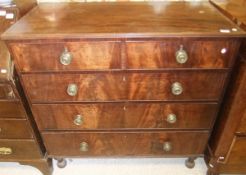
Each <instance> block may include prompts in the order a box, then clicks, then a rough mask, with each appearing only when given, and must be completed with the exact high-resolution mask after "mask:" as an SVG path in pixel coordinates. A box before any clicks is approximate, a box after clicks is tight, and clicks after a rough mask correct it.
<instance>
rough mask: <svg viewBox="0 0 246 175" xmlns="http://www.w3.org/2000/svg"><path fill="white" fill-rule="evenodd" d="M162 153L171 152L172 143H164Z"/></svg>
mask: <svg viewBox="0 0 246 175" xmlns="http://www.w3.org/2000/svg"><path fill="white" fill-rule="evenodd" d="M163 151H165V152H170V151H172V143H171V142H164V143H163Z"/></svg>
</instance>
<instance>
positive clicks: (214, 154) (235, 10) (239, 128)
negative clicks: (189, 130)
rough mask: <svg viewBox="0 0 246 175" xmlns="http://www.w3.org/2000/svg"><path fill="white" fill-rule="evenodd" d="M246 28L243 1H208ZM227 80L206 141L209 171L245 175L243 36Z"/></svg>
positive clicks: (245, 64)
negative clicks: (210, 135)
mask: <svg viewBox="0 0 246 175" xmlns="http://www.w3.org/2000/svg"><path fill="white" fill-rule="evenodd" d="M211 3H212V4H213V5H215V6H216V7H217V8H218V9H219V10H220V11H221V12H222V13H223V14H225V15H226V16H227V17H228V18H229V19H230V20H232V21H233V22H235V23H236V24H238V25H239V26H240V27H241V28H242V29H244V30H245V31H246V0H240V1H231V0H226V1H223V2H222V1H217V0H213V1H211ZM238 57H239V58H238V60H239V61H238V63H237V64H236V71H235V72H234V73H233V77H232V79H231V81H230V86H229V89H228V91H227V93H226V98H225V100H224V105H223V108H222V110H221V112H220V115H219V119H218V121H217V122H216V125H215V129H214V131H213V134H212V137H211V139H210V142H209V149H208V151H207V156H206V160H207V163H208V167H209V174H214V175H215V174H221V173H223V174H225V173H229V174H232V173H233V174H235V173H238V174H246V167H245V165H246V100H245V98H246V39H244V43H243V44H242V46H241V49H240V54H239V56H238Z"/></svg>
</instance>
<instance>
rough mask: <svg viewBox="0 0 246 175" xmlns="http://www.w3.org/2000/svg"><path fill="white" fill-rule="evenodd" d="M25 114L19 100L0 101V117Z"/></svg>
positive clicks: (23, 115)
mask: <svg viewBox="0 0 246 175" xmlns="http://www.w3.org/2000/svg"><path fill="white" fill-rule="evenodd" d="M25 117H26V114H25V112H24V109H23V107H22V104H21V103H20V102H19V101H7V100H2V101H0V118H25Z"/></svg>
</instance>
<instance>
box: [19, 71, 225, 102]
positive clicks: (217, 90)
mask: <svg viewBox="0 0 246 175" xmlns="http://www.w3.org/2000/svg"><path fill="white" fill-rule="evenodd" d="M226 77H227V72H224V71H176V72H172V71H171V72H165V73H131V74H123V73H118V74H117V73H114V74H104V73H101V74H100V73H98V74H69V73H67V74H66V73H64V74H62V73H59V74H23V75H22V78H23V82H24V85H25V88H26V91H27V94H28V96H29V98H30V99H31V101H32V102H33V103H37V102H48V101H50V102H52V101H53V102H55V101H112V100H215V101H217V100H219V98H220V95H221V93H222V89H223V88H224V85H225V79H226Z"/></svg>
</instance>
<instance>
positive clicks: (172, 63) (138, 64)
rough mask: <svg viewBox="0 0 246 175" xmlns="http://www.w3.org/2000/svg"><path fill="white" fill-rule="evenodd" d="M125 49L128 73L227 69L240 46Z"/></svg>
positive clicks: (194, 43) (130, 45)
mask: <svg viewBox="0 0 246 175" xmlns="http://www.w3.org/2000/svg"><path fill="white" fill-rule="evenodd" d="M126 48H127V68H128V69H161V68H228V67H231V66H232V63H233V59H234V57H235V56H236V54H237V51H238V48H239V44H238V42H237V40H187V41H181V40H175V41H174V40H167V41H163V42H162V41H160V42H156V41H152V42H151V41H138V42H134V41H129V42H127V43H126ZM181 50H182V51H181ZM178 51H181V52H179V53H183V51H185V52H186V55H187V56H188V59H187V61H184V60H183V61H182V60H181V62H180V58H181V57H182V54H181V55H179V56H178V54H177V55H176V53H178ZM180 56H181V57H180ZM182 58H183V57H182ZM182 58H181V59H182Z"/></svg>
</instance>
